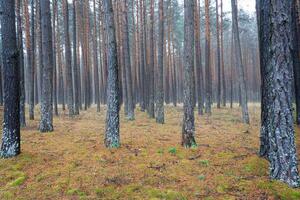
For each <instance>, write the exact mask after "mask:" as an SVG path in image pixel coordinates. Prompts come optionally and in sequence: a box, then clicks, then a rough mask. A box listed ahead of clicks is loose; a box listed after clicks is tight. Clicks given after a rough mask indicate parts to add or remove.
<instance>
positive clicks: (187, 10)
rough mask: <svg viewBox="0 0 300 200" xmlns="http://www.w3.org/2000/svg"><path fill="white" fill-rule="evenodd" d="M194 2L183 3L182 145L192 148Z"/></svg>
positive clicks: (189, 0) (193, 139) (193, 122)
mask: <svg viewBox="0 0 300 200" xmlns="http://www.w3.org/2000/svg"><path fill="white" fill-rule="evenodd" d="M194 19H195V18H194V0H185V1H184V92H183V98H184V99H183V103H184V106H183V112H184V117H183V125H182V145H183V146H184V147H187V148H189V147H192V146H193V145H196V141H195V136H194V135H195V117H194V103H193V100H194V99H193V98H194V96H193V94H194V91H193V89H194V88H193V83H192V81H193V74H194Z"/></svg>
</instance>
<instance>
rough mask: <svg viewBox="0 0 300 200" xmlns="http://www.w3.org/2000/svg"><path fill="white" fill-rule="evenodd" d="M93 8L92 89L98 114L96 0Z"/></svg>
mask: <svg viewBox="0 0 300 200" xmlns="http://www.w3.org/2000/svg"><path fill="white" fill-rule="evenodd" d="M93 7H94V13H93V14H94V37H93V62H94V63H93V65H94V88H95V103H96V105H97V112H100V97H99V93H100V90H99V69H98V68H99V67H98V66H99V65H98V44H97V39H98V33H97V21H96V20H97V18H96V0H93Z"/></svg>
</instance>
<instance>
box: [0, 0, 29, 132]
mask: <svg viewBox="0 0 300 200" xmlns="http://www.w3.org/2000/svg"><path fill="white" fill-rule="evenodd" d="M21 8H22V1H21V0H17V1H16V14H17V24H18V26H17V32H18V52H19V67H20V69H19V78H20V126H21V127H26V119H25V81H24V53H23V31H22V17H21V15H22V13H21ZM0 81H1V79H0ZM0 87H2V85H0ZM1 90H2V88H1Z"/></svg>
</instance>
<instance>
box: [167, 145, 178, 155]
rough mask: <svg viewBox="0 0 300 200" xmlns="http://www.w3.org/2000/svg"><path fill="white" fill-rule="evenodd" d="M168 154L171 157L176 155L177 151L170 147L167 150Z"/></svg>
mask: <svg viewBox="0 0 300 200" xmlns="http://www.w3.org/2000/svg"><path fill="white" fill-rule="evenodd" d="M168 152H169V153H170V154H172V155H176V153H177V149H176V148H175V147H171V148H169V151H168Z"/></svg>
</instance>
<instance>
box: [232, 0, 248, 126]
mask: <svg viewBox="0 0 300 200" xmlns="http://www.w3.org/2000/svg"><path fill="white" fill-rule="evenodd" d="M231 7H232V23H233V27H232V28H233V35H234V45H235V55H236V63H237V71H238V80H239V85H240V95H241V106H242V116H243V122H244V123H246V124H249V123H250V119H249V113H248V105H247V104H248V102H247V89H246V80H245V73H244V66H243V62H242V50H241V43H240V34H239V27H238V17H237V16H238V13H237V12H238V11H237V2H236V0H231Z"/></svg>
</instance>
